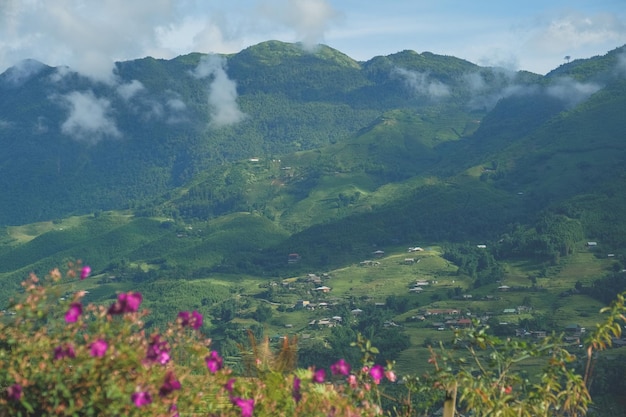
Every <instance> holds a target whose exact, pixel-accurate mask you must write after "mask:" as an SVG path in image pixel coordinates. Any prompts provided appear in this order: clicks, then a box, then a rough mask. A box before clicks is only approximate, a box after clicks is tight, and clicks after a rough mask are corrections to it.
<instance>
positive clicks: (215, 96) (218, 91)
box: [192, 54, 246, 128]
mask: <svg viewBox="0 0 626 417" xmlns="http://www.w3.org/2000/svg"><path fill="white" fill-rule="evenodd" d="M192 75H193V76H194V77H195V78H198V79H203V78H209V77H212V80H211V82H210V84H209V87H208V94H209V95H208V105H209V118H210V122H209V124H210V125H211V126H212V127H216V128H220V127H225V126H229V125H233V124H236V123H239V122H240V121H242V120H243V119H245V117H246V114H245V113H243V112H242V111H241V110H240V109H239V105H238V104H237V84H236V83H235V81H233V80H231V79H230V78H228V74H227V73H226V59H225V58H223V57H221V56H219V55H213V54H212V55H207V56H206V57H203V58H202V59H201V60H200V63H199V64H198V66H197V67H196V68H195V69H194V71H193V72H192Z"/></svg>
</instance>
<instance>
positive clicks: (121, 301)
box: [108, 291, 143, 315]
mask: <svg viewBox="0 0 626 417" xmlns="http://www.w3.org/2000/svg"><path fill="white" fill-rule="evenodd" d="M142 299H143V297H142V296H141V293H138V292H132V291H131V292H128V293H121V294H118V295H117V301H116V302H114V303H113V304H111V306H110V307H109V310H108V313H109V314H112V315H113V314H124V313H134V312H136V311H137V310H139V306H140V305H141V301H142Z"/></svg>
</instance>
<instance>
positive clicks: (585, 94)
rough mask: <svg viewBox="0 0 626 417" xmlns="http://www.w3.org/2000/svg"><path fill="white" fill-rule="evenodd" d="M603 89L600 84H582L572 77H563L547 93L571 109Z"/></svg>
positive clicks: (548, 88)
mask: <svg viewBox="0 0 626 417" xmlns="http://www.w3.org/2000/svg"><path fill="white" fill-rule="evenodd" d="M601 88H602V86H601V85H600V84H596V83H582V82H578V81H576V80H574V79H572V78H570V77H561V78H558V79H557V80H556V81H555V82H554V83H553V84H552V85H550V86H548V87H546V93H547V94H548V95H549V96H551V97H555V98H557V99H559V100H561V101H562V102H563V103H564V104H565V105H566V106H567V107H568V108H571V107H574V106H576V105H577V104H579V103H582V102H583V101H585V100H587V99H588V98H589V97H590V96H591V95H592V94H594V93H595V92H597V91H598V90H600V89H601Z"/></svg>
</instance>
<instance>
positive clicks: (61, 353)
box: [54, 343, 76, 360]
mask: <svg viewBox="0 0 626 417" xmlns="http://www.w3.org/2000/svg"><path fill="white" fill-rule="evenodd" d="M75 357H76V351H75V350H74V346H73V345H72V344H71V343H70V344H66V345H65V346H60V345H59V346H57V347H55V348H54V360H59V359H63V358H75Z"/></svg>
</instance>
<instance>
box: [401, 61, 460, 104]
mask: <svg viewBox="0 0 626 417" xmlns="http://www.w3.org/2000/svg"><path fill="white" fill-rule="evenodd" d="M393 73H395V74H397V75H399V76H400V77H401V78H402V80H403V81H404V82H405V84H406V85H407V86H408V87H409V88H410V89H411V90H412V91H413V92H414V93H416V94H418V95H423V96H427V97H429V98H432V99H438V98H443V97H447V96H449V95H450V88H449V87H448V86H447V85H445V84H444V83H442V82H441V81H439V80H435V79H432V78H430V76H429V75H428V74H427V73H424V72H415V71H409V70H406V69H404V68H395V69H394V70H393Z"/></svg>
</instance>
